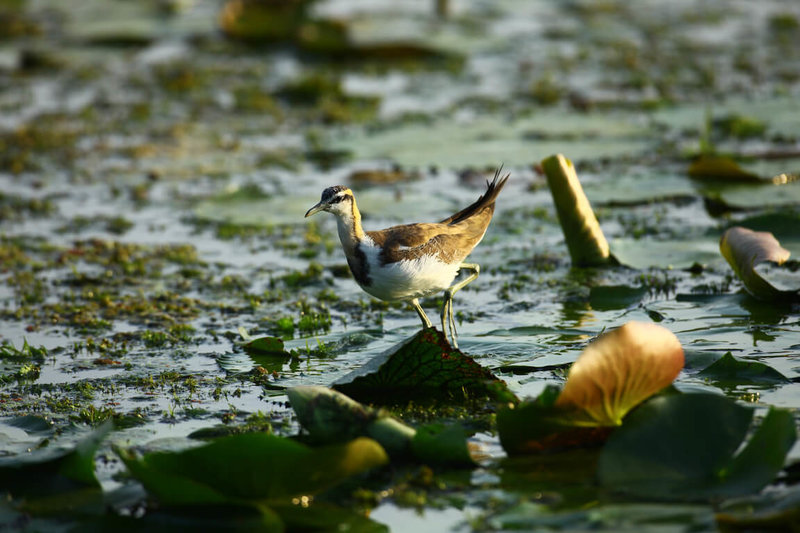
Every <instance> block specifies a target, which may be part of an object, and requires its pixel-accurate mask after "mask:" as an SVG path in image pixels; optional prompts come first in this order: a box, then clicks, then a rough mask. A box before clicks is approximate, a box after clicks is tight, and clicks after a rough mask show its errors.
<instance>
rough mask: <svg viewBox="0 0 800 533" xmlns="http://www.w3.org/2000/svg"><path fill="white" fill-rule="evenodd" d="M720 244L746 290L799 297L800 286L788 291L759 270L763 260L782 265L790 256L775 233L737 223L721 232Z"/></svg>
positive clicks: (757, 294)
mask: <svg viewBox="0 0 800 533" xmlns="http://www.w3.org/2000/svg"><path fill="white" fill-rule="evenodd" d="M719 248H720V251H721V252H722V255H723V256H724V257H725V259H726V260H727V261H728V263H729V264H730V266H731V268H733V271H734V272H736V275H737V276H738V277H739V279H741V280H742V283H744V286H745V288H746V289H747V292H749V293H750V294H751V295H753V296H754V297H756V298H758V299H760V300H766V301H780V300H790V299H796V298H798V295H800V289H798V290H791V291H787V290H781V289H778V288H776V287H775V286H773V285H772V284H771V283H770V282H769V281H768V280H766V279H764V278H763V277H762V275H761V273H760V272H759V271H758V270H756V267H757V266H759V265H761V264H762V263H774V264H776V265H781V264H783V263H785V262H786V261H787V260H788V259H789V255H790V254H789V251H788V250H786V249H785V248H783V247H782V246H781V245H780V243H779V242H778V240H777V239H775V237H774V236H773V235H772V233H769V232H764V231H753V230H750V229H747V228H743V227H741V226H734V227H732V228H730V229H728V230H727V231H726V232H725V233H723V234H722V238H721V239H720V242H719ZM798 285H800V279H798Z"/></svg>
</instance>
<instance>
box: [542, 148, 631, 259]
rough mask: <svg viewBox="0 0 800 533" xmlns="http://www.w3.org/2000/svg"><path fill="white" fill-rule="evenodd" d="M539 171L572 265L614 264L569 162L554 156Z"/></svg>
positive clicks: (546, 160) (545, 161) (598, 225)
mask: <svg viewBox="0 0 800 533" xmlns="http://www.w3.org/2000/svg"><path fill="white" fill-rule="evenodd" d="M542 168H543V169H544V172H545V175H546V176H547V185H548V186H549V187H550V192H551V194H552V195H553V202H554V203H555V205H556V212H557V213H558V220H559V222H560V223H561V230H562V231H563V232H564V239H565V240H566V242H567V248H569V255H570V257H571V258H572V263H573V264H574V265H575V266H603V265H613V264H616V260H615V259H614V257H613V256H612V255H611V253H610V252H609V249H608V241H607V240H606V237H605V235H603V230H602V229H601V228H600V223H599V222H598V221H597V217H596V216H595V214H594V211H593V210H592V206H591V205H590V204H589V199H588V198H586V194H585V193H584V192H583V187H581V183H580V181H578V175H577V173H576V172H575V167H574V166H573V165H572V161H570V160H569V159H567V158H566V157H564V156H563V155H561V154H558V155H554V156H550V157H548V158H547V159H544V160H543V161H542Z"/></svg>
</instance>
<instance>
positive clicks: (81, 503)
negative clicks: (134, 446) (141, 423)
mask: <svg viewBox="0 0 800 533" xmlns="http://www.w3.org/2000/svg"><path fill="white" fill-rule="evenodd" d="M111 427H112V424H111V422H107V423H105V424H103V425H102V426H100V427H99V428H97V429H96V430H94V431H92V432H91V433H89V434H88V435H86V436H84V437H83V438H81V440H79V441H78V442H77V443H76V444H75V445H74V446H71V447H68V448H61V447H58V446H57V445H56V444H52V445H50V446H49V447H46V448H42V449H39V450H37V451H35V452H33V453H31V454H30V455H26V456H11V457H5V458H3V459H0V487H3V489H4V491H6V492H8V493H9V494H10V495H11V496H12V497H14V498H19V499H24V502H23V507H24V508H25V509H26V510H27V511H29V512H33V513H37V514H38V513H53V512H58V511H63V510H65V509H77V508H82V507H87V506H97V505H100V504H101V491H100V483H99V482H98V481H97V478H96V477H95V471H94V466H95V465H94V455H95V452H96V451H97V448H98V446H99V445H100V442H101V441H102V440H103V439H104V438H105V436H106V435H107V434H108V433H109V432H110V431H111Z"/></svg>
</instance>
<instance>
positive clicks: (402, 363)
mask: <svg viewBox="0 0 800 533" xmlns="http://www.w3.org/2000/svg"><path fill="white" fill-rule="evenodd" d="M333 388H334V389H336V390H338V391H340V392H343V393H344V394H346V395H348V396H350V397H351V398H354V399H356V400H359V401H368V402H370V403H397V402H405V401H409V400H415V401H420V400H422V401H424V400H437V399H451V400H457V399H466V398H490V399H494V400H498V401H513V400H514V396H513V394H511V392H509V391H508V388H507V387H506V386H505V383H504V382H503V381H501V380H499V379H497V377H495V376H494V374H492V373H491V372H490V371H489V370H487V369H486V368H483V367H482V366H481V365H479V364H478V363H476V362H475V361H474V360H473V359H472V358H471V357H468V356H466V355H464V354H463V353H462V352H460V351H459V350H454V349H453V348H451V347H450V345H449V344H448V342H447V340H446V339H445V338H444V335H442V333H440V332H439V331H437V330H435V329H432V328H430V329H425V330H422V331H420V332H419V333H417V334H416V335H415V336H414V337H412V338H411V339H409V340H407V341H405V342H403V343H401V344H400V345H398V346H396V347H394V348H392V349H391V350H389V351H387V352H386V353H384V354H382V355H379V356H378V357H376V358H375V359H373V360H372V361H370V362H369V363H367V364H366V365H364V366H363V367H362V368H361V369H359V370H358V371H356V372H353V373H351V374H349V375H347V376H345V377H344V378H342V379H341V380H340V381H339V382H337V383H335V384H334V385H333Z"/></svg>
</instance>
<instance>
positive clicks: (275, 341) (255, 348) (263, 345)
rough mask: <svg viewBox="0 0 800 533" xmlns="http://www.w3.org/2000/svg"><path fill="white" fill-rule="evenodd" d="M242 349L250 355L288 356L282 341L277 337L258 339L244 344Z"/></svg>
mask: <svg viewBox="0 0 800 533" xmlns="http://www.w3.org/2000/svg"><path fill="white" fill-rule="evenodd" d="M243 347H244V349H245V351H246V352H247V353H249V354H251V355H286V356H288V355H289V353H288V352H287V351H286V349H285V348H284V347H283V341H282V340H281V339H279V338H277V337H259V338H257V339H253V340H251V341H248V342H246V343H245V344H244V345H243Z"/></svg>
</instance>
